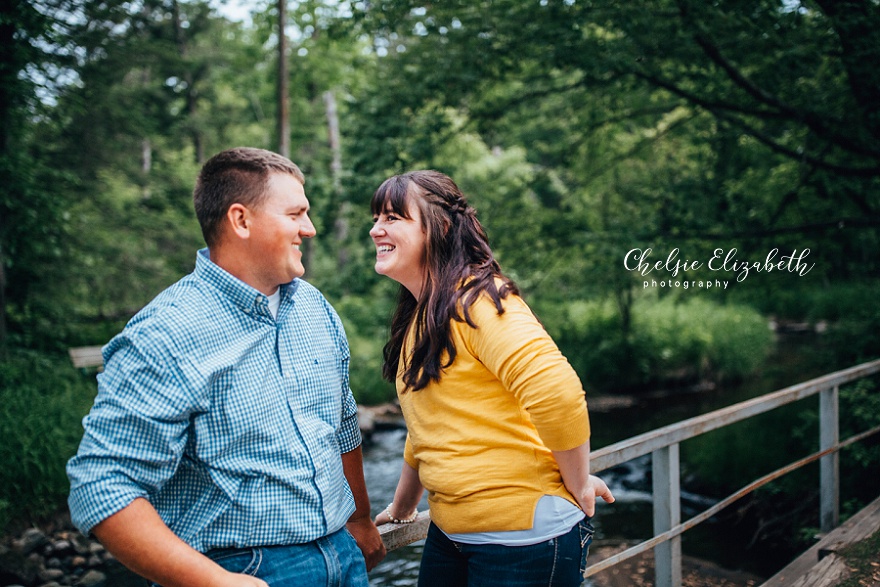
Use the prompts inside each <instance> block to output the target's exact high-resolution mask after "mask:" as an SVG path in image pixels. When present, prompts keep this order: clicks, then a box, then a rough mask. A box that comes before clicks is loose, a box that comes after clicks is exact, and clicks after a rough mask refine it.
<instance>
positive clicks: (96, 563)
mask: <svg viewBox="0 0 880 587" xmlns="http://www.w3.org/2000/svg"><path fill="white" fill-rule="evenodd" d="M86 564H87V565H88V566H89V567H91V568H93V569H94V568H95V567H100V566H101V565H103V564H104V561H102V560H101V557H100V556H98V555H97V554H93V555H92V556H90V557H89V560H88V561H86Z"/></svg>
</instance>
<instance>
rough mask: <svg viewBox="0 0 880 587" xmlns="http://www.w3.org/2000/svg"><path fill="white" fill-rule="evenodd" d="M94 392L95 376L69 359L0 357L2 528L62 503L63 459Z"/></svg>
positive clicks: (72, 447) (65, 482)
mask: <svg viewBox="0 0 880 587" xmlns="http://www.w3.org/2000/svg"><path fill="white" fill-rule="evenodd" d="M94 396H95V383H94V380H93V378H92V377H86V376H83V375H81V374H80V373H77V372H76V371H75V370H74V369H73V368H72V367H71V366H70V363H69V362H68V361H67V360H66V359H62V358H60V357H54V356H49V355H42V354H37V353H33V352H22V351H19V352H14V353H12V355H11V356H10V358H9V360H7V361H5V362H2V363H0V436H2V437H3V439H4V440H3V443H2V446H0V462H2V463H3V467H2V468H0V530H2V529H5V528H6V526H7V524H9V523H10V522H26V523H33V522H36V521H38V520H39V519H41V518H42V517H44V516H47V515H50V514H53V513H55V512H56V511H57V510H59V509H60V508H61V507H63V506H64V504H65V503H66V498H67V494H68V492H69V490H70V484H69V482H68V480H67V474H66V473H65V465H66V464H67V461H68V459H70V457H72V456H73V455H74V453H75V452H76V448H77V446H79V441H80V439H81V438H82V426H81V424H80V422H81V420H82V418H83V416H84V415H85V414H86V413H87V412H88V410H89V408H90V407H91V404H92V401H93V400H94Z"/></svg>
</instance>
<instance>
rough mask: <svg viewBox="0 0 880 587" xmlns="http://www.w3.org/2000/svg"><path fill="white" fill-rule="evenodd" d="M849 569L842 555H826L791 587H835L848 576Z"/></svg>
mask: <svg viewBox="0 0 880 587" xmlns="http://www.w3.org/2000/svg"><path fill="white" fill-rule="evenodd" d="M849 576H850V570H849V567H847V566H846V561H845V560H844V559H843V557H842V556H838V555H836V554H832V555H831V556H826V557H825V558H823V559H822V560H821V561H819V563H818V564H817V565H815V566H814V567H813V568H811V569H810V570H809V571H808V572H807V574H806V575H804V576H803V577H801V578H800V579H798V580H797V581H795V582H794V583H792V584H791V587H835V586H836V585H840V582H841V581H843V580H844V579H847V578H849Z"/></svg>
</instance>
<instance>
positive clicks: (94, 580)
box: [74, 569, 107, 587]
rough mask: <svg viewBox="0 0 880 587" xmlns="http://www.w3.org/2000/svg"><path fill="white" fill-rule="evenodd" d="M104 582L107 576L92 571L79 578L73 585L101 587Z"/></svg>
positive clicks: (78, 586)
mask: <svg viewBox="0 0 880 587" xmlns="http://www.w3.org/2000/svg"><path fill="white" fill-rule="evenodd" d="M106 582H107V575H105V574H104V573H102V572H101V571H96V570H94V569H92V570H90V571H88V572H87V573H86V574H85V575H83V576H82V577H80V578H79V579H78V580H77V581H76V583H74V585H76V587H103V586H104V584H105V583H106Z"/></svg>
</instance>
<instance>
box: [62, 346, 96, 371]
mask: <svg viewBox="0 0 880 587" xmlns="http://www.w3.org/2000/svg"><path fill="white" fill-rule="evenodd" d="M102 348H103V347H100V346H81V347H75V348H71V349H68V350H67V354H68V355H70V361H71V362H72V363H73V366H74V367H76V368H77V369H87V368H89V367H99V368H100V367H103V366H104V356H103V355H102V354H101V349H102Z"/></svg>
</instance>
